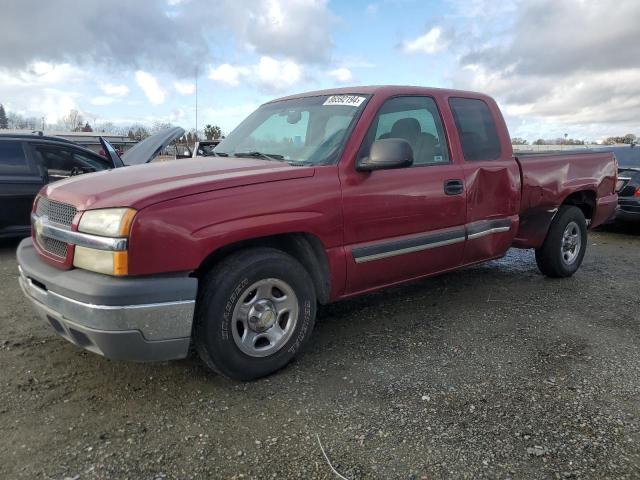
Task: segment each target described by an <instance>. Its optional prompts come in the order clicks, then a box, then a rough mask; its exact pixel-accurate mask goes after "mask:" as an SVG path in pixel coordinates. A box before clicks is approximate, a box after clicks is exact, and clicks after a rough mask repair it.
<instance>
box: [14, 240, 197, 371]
mask: <svg viewBox="0 0 640 480" xmlns="http://www.w3.org/2000/svg"><path fill="white" fill-rule="evenodd" d="M17 257H18V265H19V269H20V278H19V281H20V286H21V287H22V291H23V292H24V294H25V295H26V297H27V298H28V299H29V300H30V301H31V303H32V304H33V306H34V307H35V310H36V312H37V314H38V316H39V317H40V318H41V319H42V320H44V321H45V322H46V323H47V324H49V325H50V326H51V327H53V329H54V331H55V332H56V333H57V334H58V335H60V336H61V337H63V338H65V339H66V340H68V341H70V342H71V343H73V344H75V345H77V346H79V347H82V348H84V349H86V350H89V351H92V352H94V353H98V354H100V355H104V356H105V357H109V358H113V359H117V360H131V361H157V360H172V359H177V358H184V357H186V356H187V354H188V351H189V344H190V340H191V326H192V323H193V312H194V308H195V298H196V291H197V288H198V281H197V279H195V278H191V277H188V276H186V275H167V276H153V277H140V278H116V277H109V276H107V275H102V274H99V273H93V272H87V271H84V270H80V269H74V270H60V269H57V268H54V267H52V266H50V265H48V264H47V263H45V262H44V261H42V260H41V259H40V257H39V256H38V253H37V252H36V251H35V248H34V246H33V242H32V240H31V239H30V238H28V239H25V240H23V241H22V242H21V243H20V245H19V246H18V251H17Z"/></svg>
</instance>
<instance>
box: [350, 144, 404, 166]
mask: <svg viewBox="0 0 640 480" xmlns="http://www.w3.org/2000/svg"><path fill="white" fill-rule="evenodd" d="M411 165H413V149H412V148H411V145H409V142H407V141H406V140H403V139H401V138H384V139H382V140H376V141H375V142H373V145H371V151H370V152H369V156H368V157H365V158H362V159H361V160H360V161H359V162H358V165H357V167H356V170H358V171H360V172H371V171H373V170H386V169H391V168H404V167H410V166H411Z"/></svg>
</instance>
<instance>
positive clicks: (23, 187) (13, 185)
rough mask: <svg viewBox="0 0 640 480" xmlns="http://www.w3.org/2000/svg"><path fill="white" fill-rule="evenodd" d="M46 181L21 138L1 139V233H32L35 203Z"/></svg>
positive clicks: (4, 234)
mask: <svg viewBox="0 0 640 480" xmlns="http://www.w3.org/2000/svg"><path fill="white" fill-rule="evenodd" d="M43 184H44V182H43V179H42V176H41V175H40V172H39V171H38V169H37V167H36V166H35V165H33V164H32V163H31V162H30V161H29V158H28V156H27V155H26V152H25V145H24V143H23V142H22V141H20V140H0V236H9V235H21V234H28V232H29V230H30V224H31V221H30V216H31V206H32V205H33V200H34V198H35V196H36V194H37V193H38V191H39V190H40V188H42V186H43Z"/></svg>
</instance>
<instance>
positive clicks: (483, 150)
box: [449, 98, 500, 161]
mask: <svg viewBox="0 0 640 480" xmlns="http://www.w3.org/2000/svg"><path fill="white" fill-rule="evenodd" d="M449 105H450V106H451V111H452V113H453V119H454V120H455V123H456V129H457V130H458V136H459V137H460V143H461V144H462V154H463V155H464V159H465V160H467V161H480V160H496V159H497V158H499V157H500V138H499V137H498V131H497V129H496V124H495V122H494V120H493V116H492V115H491V111H490V110H489V107H488V106H487V104H486V103H485V102H483V101H482V100H479V99H477V98H451V99H449Z"/></svg>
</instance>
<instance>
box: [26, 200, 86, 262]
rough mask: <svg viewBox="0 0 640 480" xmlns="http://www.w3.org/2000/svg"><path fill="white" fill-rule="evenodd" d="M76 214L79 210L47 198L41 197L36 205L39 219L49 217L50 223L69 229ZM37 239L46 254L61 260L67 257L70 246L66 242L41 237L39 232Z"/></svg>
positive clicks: (36, 233) (36, 235) (36, 234)
mask: <svg viewBox="0 0 640 480" xmlns="http://www.w3.org/2000/svg"><path fill="white" fill-rule="evenodd" d="M76 213H77V210H76V209H75V207H73V206H72V205H67V204H66V203H60V202H56V201H54V200H49V199H48V198H46V197H40V198H39V199H38V203H37V204H36V216H37V217H47V218H48V219H49V221H50V222H52V223H57V224H58V225H61V226H63V227H67V228H69V229H70V228H71V223H72V222H73V218H74V217H75V216H76ZM35 237H36V241H37V242H38V245H40V248H42V249H43V250H44V251H45V252H47V253H50V254H51V255H55V256H56V257H60V258H66V257H67V249H68V245H67V244H66V243H65V242H62V241H60V240H56V239H55V238H49V237H47V236H45V235H41V234H39V233H38V232H37V231H36V232H35Z"/></svg>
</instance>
